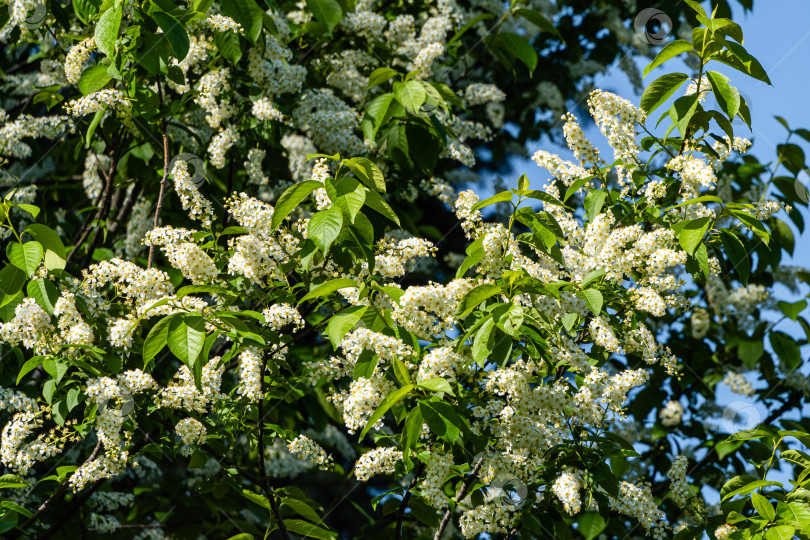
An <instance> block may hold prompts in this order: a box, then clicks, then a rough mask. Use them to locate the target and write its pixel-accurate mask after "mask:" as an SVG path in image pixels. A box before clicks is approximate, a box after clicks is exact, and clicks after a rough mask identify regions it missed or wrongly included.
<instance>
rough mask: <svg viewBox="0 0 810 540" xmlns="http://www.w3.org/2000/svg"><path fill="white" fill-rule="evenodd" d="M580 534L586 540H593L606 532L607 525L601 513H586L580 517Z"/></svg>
mask: <svg viewBox="0 0 810 540" xmlns="http://www.w3.org/2000/svg"><path fill="white" fill-rule="evenodd" d="M577 522H578V523H579V532H580V533H582V536H584V537H585V540H593V539H594V538H596V537H597V536H599V534H601V532H602V531H604V530H605V527H606V526H607V523H606V522H605V518H603V517H602V515H601V514H600V513H599V512H585V513H584V514H582V515H580V516H579V519H578V520H577Z"/></svg>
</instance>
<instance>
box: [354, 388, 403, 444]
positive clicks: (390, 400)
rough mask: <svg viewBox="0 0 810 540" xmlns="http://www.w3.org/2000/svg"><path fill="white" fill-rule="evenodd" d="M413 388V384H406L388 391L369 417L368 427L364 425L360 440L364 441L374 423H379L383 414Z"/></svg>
mask: <svg viewBox="0 0 810 540" xmlns="http://www.w3.org/2000/svg"><path fill="white" fill-rule="evenodd" d="M413 388H414V386H413V384H406V385H405V386H403V387H402V388H397V389H394V390H391V391H390V392H388V395H387V396H385V399H383V400H382V402H381V403H380V406H379V407H377V410H375V411H374V414H372V415H371V418H369V419H368V422H367V423H366V427H364V428H363V431H362V432H360V438H359V440H360V441H362V440H363V438H364V437H365V436H366V433H368V432H369V430H370V429H371V428H372V427H374V424H376V423H377V420H379V419H380V418H382V417H383V415H384V414H385V413H386V412H388V410H389V409H390V408H391V407H393V406H394V404H395V403H396V402H398V401H399V400H400V399H402V398H404V397H405V396H407V395H408V394H410V393H411V390H413Z"/></svg>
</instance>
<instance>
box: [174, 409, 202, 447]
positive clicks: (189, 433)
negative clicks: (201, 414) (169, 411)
mask: <svg viewBox="0 0 810 540" xmlns="http://www.w3.org/2000/svg"><path fill="white" fill-rule="evenodd" d="M174 431H175V433H177V435H178V436H179V437H180V440H181V441H183V446H182V447H181V448H180V454H181V455H183V456H190V455H191V454H192V453H193V452H194V449H195V448H197V447H198V446H199V445H201V444H204V443H205V439H206V436H207V431H206V429H205V426H204V425H203V424H202V422H200V421H199V420H197V419H196V418H183V419H182V420H180V421H179V422H177V425H176V426H175V427H174Z"/></svg>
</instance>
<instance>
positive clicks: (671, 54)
mask: <svg viewBox="0 0 810 540" xmlns="http://www.w3.org/2000/svg"><path fill="white" fill-rule="evenodd" d="M691 50H692V44H691V43H689V42H688V41H684V40H683V39H676V40H675V41H670V42H669V43H667V44H666V46H665V47H664V48H663V49H661V50H660V51H659V52H658V54H657V55H655V58H653V61H652V62H650V65H648V66H647V67H646V68H644V74H643V77H646V76H647V75H648V74H649V73H650V71H652V70H654V69H655V68H657V67H658V66H660V65H661V64H663V63H664V62H666V61H667V60H670V59H672V58H675V57H676V56H678V55H679V54H681V53H685V52H689V51H691ZM645 93H646V92H645ZM643 108H644V107H642V109H643Z"/></svg>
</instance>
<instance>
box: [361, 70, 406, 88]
mask: <svg viewBox="0 0 810 540" xmlns="http://www.w3.org/2000/svg"><path fill="white" fill-rule="evenodd" d="M397 75H399V72H398V71H397V70H395V69H391V68H390V67H379V68H377V69H375V70H374V71H372V72H371V75H369V76H368V84H366V88H367V89H368V88H374V87H375V86H378V85H381V84H383V83H384V82H387V81H389V80H391V79H392V78H393V77H396V76H397Z"/></svg>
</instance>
